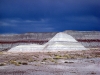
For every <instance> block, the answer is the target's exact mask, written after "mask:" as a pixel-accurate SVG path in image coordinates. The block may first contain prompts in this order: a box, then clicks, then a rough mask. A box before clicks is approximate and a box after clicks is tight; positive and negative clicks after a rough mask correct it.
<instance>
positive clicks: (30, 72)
mask: <svg viewBox="0 0 100 75" xmlns="http://www.w3.org/2000/svg"><path fill="white" fill-rule="evenodd" d="M0 75H100V49H95V50H85V51H61V52H60V51H58V52H32V53H11V52H0Z"/></svg>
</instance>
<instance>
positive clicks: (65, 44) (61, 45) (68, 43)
mask: <svg viewBox="0 0 100 75" xmlns="http://www.w3.org/2000/svg"><path fill="white" fill-rule="evenodd" d="M44 50H48V51H63V50H64V51H65V50H67V51H72V50H86V48H85V47H84V46H83V45H82V44H80V43H79V42H77V41H76V40H75V39H74V38H73V37H72V36H70V35H68V34H66V33H63V32H60V33H58V34H56V35H55V36H54V37H53V38H52V39H51V40H50V41H49V42H48V43H47V45H46V46H45V48H44Z"/></svg>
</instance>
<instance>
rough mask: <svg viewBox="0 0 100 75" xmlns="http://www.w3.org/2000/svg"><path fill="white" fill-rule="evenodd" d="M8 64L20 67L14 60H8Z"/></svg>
mask: <svg viewBox="0 0 100 75" xmlns="http://www.w3.org/2000/svg"><path fill="white" fill-rule="evenodd" d="M10 63H11V64H14V65H16V66H20V64H19V63H18V62H17V61H14V60H10Z"/></svg>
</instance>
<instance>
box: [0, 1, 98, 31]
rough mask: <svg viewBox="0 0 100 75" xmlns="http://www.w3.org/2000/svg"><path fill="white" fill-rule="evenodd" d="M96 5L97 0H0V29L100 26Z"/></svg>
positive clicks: (88, 27) (50, 29) (91, 28)
mask: <svg viewBox="0 0 100 75" xmlns="http://www.w3.org/2000/svg"><path fill="white" fill-rule="evenodd" d="M99 9H100V0H0V29H1V27H3V28H4V29H6V28H9V27H11V28H12V32H13V30H14V32H32V31H36V32H37V31H43V32H44V31H63V30H67V29H70V30H100V26H99V25H100V10H99ZM15 27H16V28H15ZM81 27H82V28H81ZM3 31H4V30H2V32H3ZM5 32H6V30H5ZM7 32H8V31H7Z"/></svg>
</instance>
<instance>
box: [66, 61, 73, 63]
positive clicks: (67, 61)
mask: <svg viewBox="0 0 100 75" xmlns="http://www.w3.org/2000/svg"><path fill="white" fill-rule="evenodd" d="M64 63H74V62H68V61H65V62H64Z"/></svg>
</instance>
